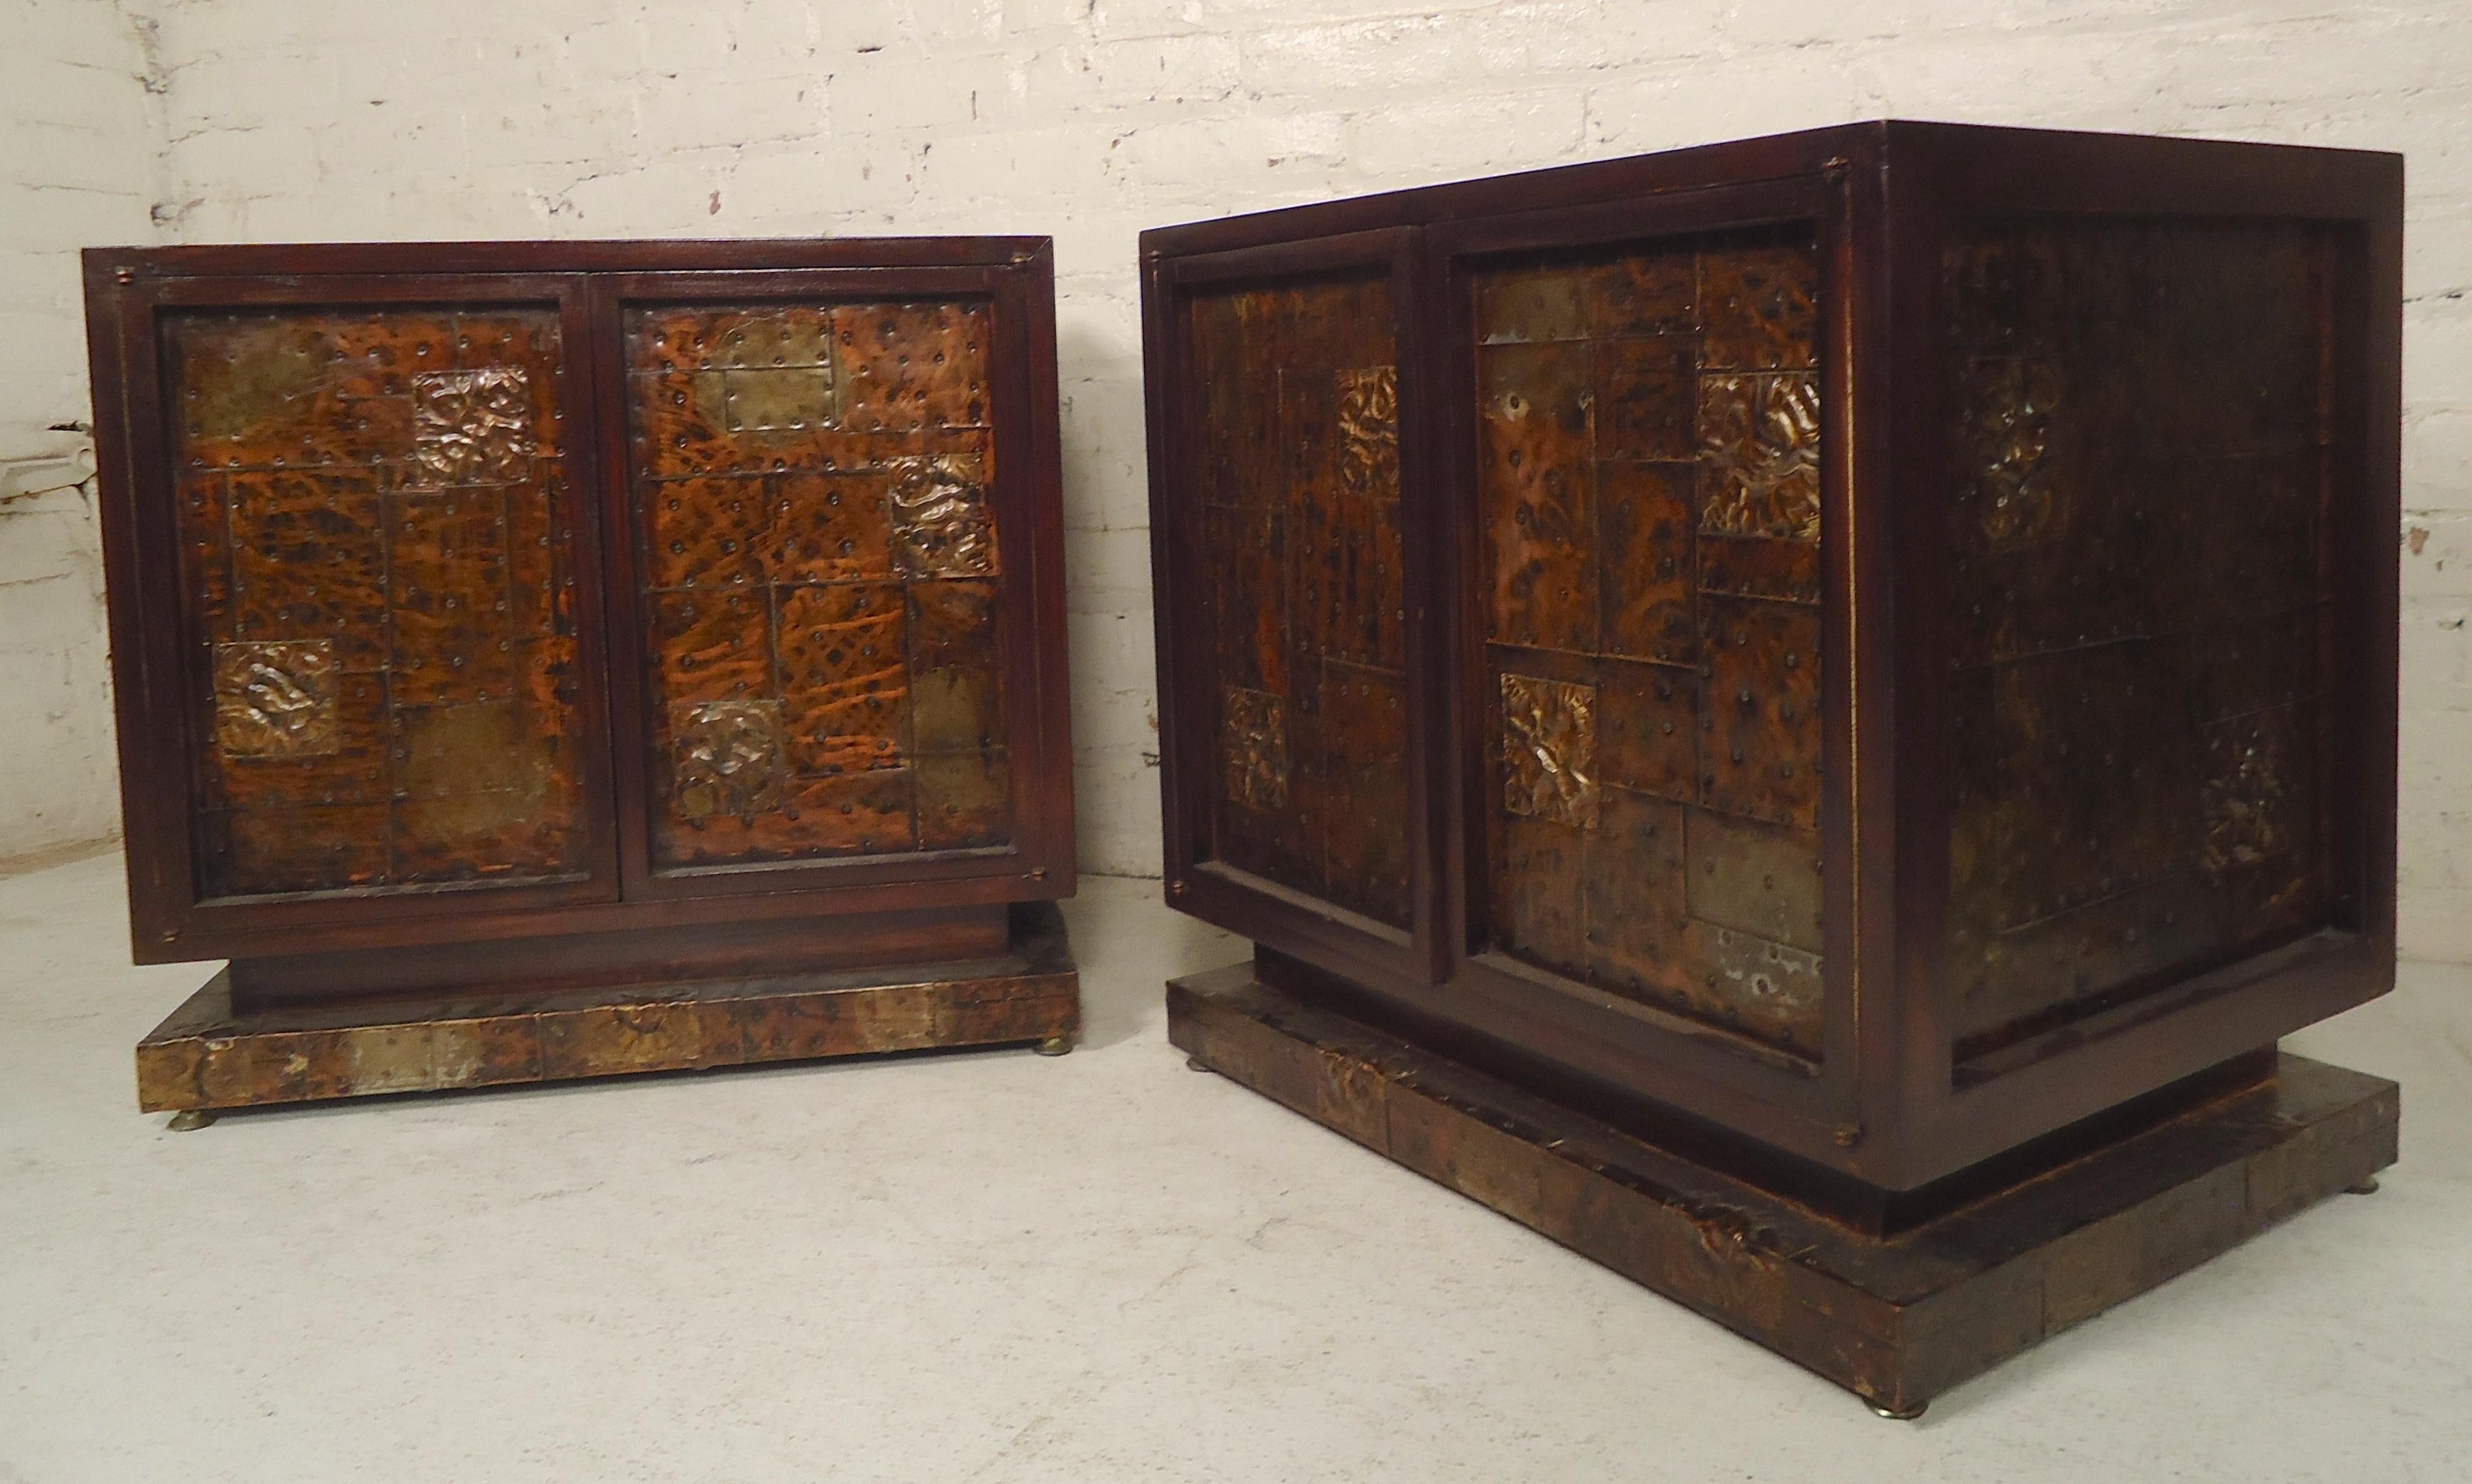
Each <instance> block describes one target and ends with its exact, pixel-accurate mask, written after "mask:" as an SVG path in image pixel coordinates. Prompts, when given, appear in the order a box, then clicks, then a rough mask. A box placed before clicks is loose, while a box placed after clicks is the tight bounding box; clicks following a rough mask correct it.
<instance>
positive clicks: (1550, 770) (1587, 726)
mask: <svg viewBox="0 0 2472 1484" xmlns="http://www.w3.org/2000/svg"><path fill="white" fill-rule="evenodd" d="M1596 772H1597V688H1596V687H1595V686H1594V685H1574V684H1570V683H1568V682H1562V681H1549V680H1541V679H1538V678H1537V677H1535V676H1531V675H1510V674H1505V675H1504V676H1503V677H1502V778H1503V807H1504V808H1507V809H1509V811H1510V812H1511V813H1513V814H1524V815H1528V816H1530V817H1532V818H1535V819H1542V820H1552V821H1554V822H1555V823H1557V824H1561V825H1571V826H1578V827H1580V828H1582V829H1592V828H1594V827H1595V826H1596V823H1597V778H1596Z"/></svg>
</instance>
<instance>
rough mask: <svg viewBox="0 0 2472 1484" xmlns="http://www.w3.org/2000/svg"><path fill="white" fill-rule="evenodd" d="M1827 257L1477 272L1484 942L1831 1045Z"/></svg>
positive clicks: (1625, 256) (1752, 254) (1751, 1031)
mask: <svg viewBox="0 0 2472 1484" xmlns="http://www.w3.org/2000/svg"><path fill="white" fill-rule="evenodd" d="M1817 285H1818V269H1817V260H1816V256H1815V254H1814V253H1813V251H1812V250H1811V248H1810V246H1809V245H1808V244H1807V243H1803V242H1794V241H1788V240H1786V239H1784V238H1782V237H1774V236H1771V237H1768V238H1760V239H1709V240H1705V241H1700V242H1690V241H1683V242H1676V243H1673V244H1670V245H1665V244H1660V245H1656V246H1652V247H1645V248H1641V249H1636V250H1629V251H1615V252H1593V253H1586V254H1574V255H1570V256H1566V257H1560V258H1555V259H1549V260H1545V261H1541V262H1534V263H1519V264H1512V265H1509V266H1506V267H1504V268H1501V269H1498V270H1490V271H1486V272H1482V273H1479V274H1478V275H1476V276H1475V279H1474V282H1473V284H1472V292H1473V294H1474V296H1475V304H1476V311H1477V313H1476V338H1477V340H1478V342H1479V343H1478V344H1477V345H1476V346H1475V347H1472V353H1473V354H1474V355H1475V357H1476V371H1477V395H1478V412H1479V415H1480V419H1481V429H1482V431H1481V439H1482V443H1481V446H1480V449H1479V476H1478V501H1479V518H1480V520H1481V522H1482V526H1483V530H1484V532H1485V542H1486V544H1485V560H1486V578H1485V586H1484V587H1483V588H1482V589H1481V590H1482V592H1483V593H1484V594H1485V595H1486V599H1487V600H1489V608H1488V611H1487V618H1486V638H1487V639H1488V641H1489V645H1488V659H1489V664H1488V666H1487V668H1488V670H1489V671H1490V674H1491V682H1490V684H1489V685H1488V688H1487V691H1486V694H1485V695H1484V697H1483V698H1482V699H1483V703H1484V705H1485V706H1486V708H1487V711H1488V712H1489V713H1490V723H1491V724H1490V727H1489V730H1488V734H1489V735H1490V736H1493V737H1495V738H1498V739H1499V740H1498V743H1497V744H1496V746H1497V749H1498V750H1497V751H1494V752H1492V753H1491V754H1490V758H1489V760H1490V762H1491V764H1492V766H1493V767H1494V768H1496V769H1497V770H1498V772H1499V782H1498V784H1497V785H1496V789H1495V791H1494V798H1495V799H1497V800H1498V801H1499V802H1498V803H1497V804H1496V805H1494V807H1493V808H1492V810H1491V811H1490V813H1491V818H1490V819H1489V820H1488V821H1487V828H1488V830H1489V831H1490V838H1491V850H1490V851H1489V866H1488V870H1489V874H1490V877H1491V880H1490V883H1489V886H1488V888H1487V890H1486V894H1485V900H1486V902H1488V903H1489V904H1490V909H1491V912H1492V920H1491V922H1489V923H1487V924H1486V932H1487V935H1488V938H1489V941H1490V942H1491V944H1492V945H1493V946H1495V947H1496V948H1498V949H1499V950H1501V951H1503V952H1506V953H1509V954H1510V955H1511V956H1513V957H1516V958H1518V959H1521V960H1524V961H1525V962H1527V963H1529V964H1531V965H1533V966H1535V967H1537V968H1539V969H1547V970H1550V971H1552V972H1555V973H1557V974H1561V975H1564V976H1566V977H1569V978H1572V979H1577V980H1580V981H1581V982H1584V983H1587V984H1590V985H1593V986H1596V987H1598V988H1601V989H1604V990H1607V991H1610V992H1612V993H1620V994H1626V995H1630V996H1634V997H1637V998H1640V999H1643V1000H1647V1001H1651V1002H1653V1003H1656V1004H1660V1005H1663V1006H1665V1007H1668V1008H1671V1009H1675V1010H1679V1011H1681V1012H1683V1013H1685V1014H1688V1015H1691V1016H1695V1017H1700V1018H1702V1019H1705V1020H1709V1021H1712V1022H1714V1023H1717V1024H1721V1025H1724V1026H1728V1027H1731V1028H1733V1029H1736V1030H1739V1031H1741V1032H1743V1033H1745V1034H1747V1035H1749V1036H1752V1037H1756V1038H1758V1039H1760V1040H1762V1041H1768V1042H1769V1043H1771V1044H1772V1045H1775V1046H1779V1047H1782V1048H1784V1049H1787V1050H1790V1051H1793V1052H1795V1053H1797V1054H1800V1055H1803V1056H1806V1057H1816V1056H1817V1055H1818V1052H1819V1040H1820V1024H1821V994H1820V988H1819V986H1820V982H1821V973H1820V963H1819V960H1818V951H1817V950H1818V947H1819V945H1820V933H1819V836H1818V812H1819V796H1820V779H1819V749H1820V733H1821V718H1820V714H1819V679H1820V670H1819V661H1820V649H1819V639H1820V615H1819V607H1818V605H1819V600H1820V596H1821V594H1820V590H1819V584H1820V578H1819V573H1820V567H1819V553H1820V547H1819V538H1820V530H1819V526H1820V500H1819V473H1820V459H1821V455H1822V450H1821V448H1820V426H1821V418H1820V405H1819V382H1818V377H1817V376H1816V375H1815V374H1814V373H1813V371H1812V370H1811V369H1812V368H1814V367H1816V366H1817V365H1818V339H1817V336H1818V316H1817V311H1816V307H1815V301H1816V298H1817Z"/></svg>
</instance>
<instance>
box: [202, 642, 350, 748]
mask: <svg viewBox="0 0 2472 1484" xmlns="http://www.w3.org/2000/svg"><path fill="white" fill-rule="evenodd" d="M336 679H337V678H336V674H335V646H334V645H333V644H332V643H330V642H329V641H327V640H325V639H276V640H271V641H266V642H259V643H244V644H218V645H216V646H215V734H216V740H217V742H218V744H219V745H220V746H221V747H222V748H223V751H224V754H225V755H226V756H229V757H319V756H323V755H325V754H329V753H332V752H334V751H335V750H336V747H337V743H338V738H339V731H338V729H337V725H336V721H337V715H336V704H335V702H336Z"/></svg>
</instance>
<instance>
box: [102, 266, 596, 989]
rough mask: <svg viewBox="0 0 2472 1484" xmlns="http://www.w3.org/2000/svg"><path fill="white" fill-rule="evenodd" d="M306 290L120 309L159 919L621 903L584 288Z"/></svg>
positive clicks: (138, 735) (229, 293) (386, 284)
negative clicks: (601, 647)
mask: <svg viewBox="0 0 2472 1484" xmlns="http://www.w3.org/2000/svg"><path fill="white" fill-rule="evenodd" d="M298 284H299V280H289V281H287V280H282V279H273V278H184V279H173V280H167V281H165V282H164V283H163V284H161V285H160V286H159V288H157V289H155V292H153V293H152V294H148V293H145V292H142V291H141V292H140V293H138V294H136V295H133V296H131V298H130V299H128V300H127V301H126V303H125V306H124V310H123V314H122V318H121V323H120V325H119V328H120V332H121V337H120V341H119V344H118V346H117V347H116V348H117V349H118V351H119V353H120V354H121V355H122V356H123V357H124V358H125V359H126V361H127V363H128V364H127V367H126V369H127V371H129V372H130V373H131V374H130V375H129V378H128V380H127V382H126V385H125V388H124V392H125V396H126V399H125V401H123V402H121V404H120V405H119V406H118V408H117V409H115V410H116V411H117V413H118V415H119V416H122V417H125V418H126V419H128V420H129V422H130V424H131V427H132V428H133V429H134V430H136V431H137V432H138V433H139V435H140V436H139V438H138V439H137V441H136V444H135V446H137V447H138V448H139V449H141V450H142V452H141V454H140V456H139V459H138V461H137V463H138V467H136V468H135V469H134V470H133V475H134V478H133V482H132V484H131V490H132V492H133V499H132V501H131V505H132V506H133V509H132V510H131V511H129V512H127V513H123V512H119V511H115V512H114V513H113V514H114V516H115V522H116V524H119V525H120V526H121V530H120V532H119V535H118V538H116V539H115V543H114V544H115V548H116V549H115V553H114V555H115V559H116V560H119V559H122V558H124V557H125V558H126V560H128V561H130V562H134V563H136V564H137V566H138V567H139V569H140V570H139V572H138V574H137V577H138V580H137V581H135V582H133V583H120V582H115V593H114V596H115V598H116V599H124V600H125V601H124V602H123V603H122V605H121V607H122V609H123V610H124V612H123V615H122V616H123V617H124V619H133V620H134V622H133V623H127V622H125V623H124V624H123V626H122V628H121V631H120V633H119V634H116V635H115V639H116V642H120V643H124V644H125V643H129V642H131V639H132V636H133V638H134V642H135V643H136V644H138V645H139V646H141V647H143V649H144V650H145V651H146V656H147V664H146V667H145V671H144V682H143V684H142V685H141V687H140V689H141V692H142V693H141V694H139V695H136V696H133V697H129V698H126V699H125V702H124V710H125V714H124V718H123V727H122V730H123V735H124V739H125V741H126V743H127V749H126V755H125V757H124V765H125V766H134V767H136V768H137V769H138V770H139V771H140V775H141V776H140V778H139V779H138V780H137V788H138V789H150V788H151V789H153V790H154V791H155V792H154V794H153V797H155V799H156V800H157V801H158V807H155V808H153V809H148V810H143V811H139V810H132V815H131V854H132V861H133V862H134V863H136V864H137V865H138V866H139V880H140V884H141V888H142V889H143V888H147V887H151V889H152V890H151V892H149V893H148V895H151V896H153V897H154V898H155V899H154V900H153V901H152V902H150V903H147V904H144V905H143V909H142V910H141V913H140V921H141V928H140V931H141V935H144V934H146V933H147V932H148V931H149V925H148V924H149V923H150V922H151V923H152V928H151V931H152V936H153V937H154V938H155V940H156V941H157V942H158V943H161V944H167V945H168V944H174V943H185V944H187V945H190V946H192V947H195V946H197V945H198V944H199V941H200V939H201V938H204V939H209V940H211V939H213V938H215V937H216V936H217V935H219V934H223V933H228V932H240V933H244V934H253V935H258V936H257V937H256V938H254V939H253V940H252V942H251V944H250V945H251V946H255V947H257V950H258V951H263V946H262V945H263V944H264V943H265V942H266V938H265V936H264V935H266V934H267V933H269V932H270V931H284V932H289V931H293V930H297V929H300V928H320V929H326V928H334V927H338V926H344V925H347V924H367V925H368V928H369V929H370V935H369V936H368V938H367V939H366V941H368V942H384V941H388V939H389V936H390V933H391V932H392V933H393V934H394V935H395V936H397V937H400V936H402V932H401V930H402V929H403V927H404V922H405V920H407V919H413V918H418V917H421V916H423V915H434V914H442V913H466V912H472V911H489V910H507V909H517V908H522V907H528V906H533V905H544V904H549V903H553V902H571V901H584V900H607V899H611V898H614V897H615V896H616V894H617V885H618V883H617V873H616V857H615V850H614V845H613V841H612V838H611V832H610V831H609V829H608V828H607V827H606V818H607V813H608V810H607V806H606V798H607V781H606V763H605V758H606V726H605V725H604V723H603V720H602V718H603V717H604V716H605V715H606V710H605V706H604V704H603V700H602V698H601V696H600V694H599V689H598V686H597V684H596V683H595V682H594V681H593V679H592V677H593V674H594V671H595V668H596V666H595V663H594V660H593V658H592V652H593V650H594V649H595V647H596V645H597V635H596V634H594V633H593V632H592V624H591V622H590V615H591V614H593V613H594V612H595V611H596V610H597V598H598V594H597V591H595V590H594V589H593V587H592V585H591V581H590V572H591V569H592V567H593V564H594V558H593V556H592V554H591V552H592V545H593V543H592V541H591V539H590V532H589V529H588V522H589V518H590V517H589V515H588V512H587V511H586V509H585V507H584V505H583V502H582V500H581V499H580V497H579V494H578V491H580V490H582V489H585V488H588V486H589V483H590V473H589V470H588V468H584V467H579V463H580V462H588V460H589V457H590V449H589V446H588V444H589V440H588V438H582V437H579V436H577V432H576V430H577V429H578V427H579V426H581V425H582V424H584V422H585V420H586V419H582V418H581V417H570V416H569V412H570V409H574V408H578V407H580V406H582V399H583V396H584V395H585V393H584V384H583V377H582V373H581V367H582V361H583V359H584V345H583V341H584V339H585V338H586V337H585V336H584V334H583V333H582V331H583V330H584V326H585V323H586V322H585V321H584V320H583V319H582V299H581V294H580V292H579V290H578V288H577V287H576V284H575V282H574V280H571V279H561V278H541V279H529V280H526V279H510V278H506V277H497V278H454V277H444V276H436V277H423V276H419V275H413V276H403V277H388V278H366V279H363V278H355V279H349V280H343V279H333V278H329V279H326V280H324V281H323V282H321V283H319V284H318V286H317V287H316V288H315V290H314V291H313V290H308V289H304V288H301V287H299V286H298ZM312 292H314V293H315V295H316V299H315V300H314V301H304V297H305V296H306V295H308V294H310V293H312ZM150 300H151V301H150ZM100 384H102V383H101V382H100V381H99V385H100ZM102 399H103V398H99V400H102ZM149 454H151V455H152V457H149V456H148V455H149ZM132 545H133V546H134V547H135V548H136V554H135V555H133V556H131V555H128V548H129V547H130V546H132ZM123 575H126V574H125V573H116V574H115V577H116V578H117V577H119V576H123ZM130 610H142V612H137V611H130ZM125 674H126V672H125V671H124V675H125ZM132 797H135V795H134V793H132ZM141 815H142V816H143V817H142V818H141V817H140V816H141ZM141 856H143V857H144V859H143V860H142V861H140V860H139V857H141ZM150 914H151V916H150ZM184 933H186V934H187V935H188V936H187V937H186V938H184V937H183V934H184Z"/></svg>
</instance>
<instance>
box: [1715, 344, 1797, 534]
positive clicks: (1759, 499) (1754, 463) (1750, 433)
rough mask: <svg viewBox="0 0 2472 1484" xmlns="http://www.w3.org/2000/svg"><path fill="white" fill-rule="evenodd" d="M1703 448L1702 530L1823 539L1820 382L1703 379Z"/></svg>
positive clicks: (1774, 378) (1784, 377)
mask: <svg viewBox="0 0 2472 1484" xmlns="http://www.w3.org/2000/svg"><path fill="white" fill-rule="evenodd" d="M1700 529H1701V530H1702V531H1707V532H1711V533H1713V534H1717V535H1723V536H1765V537H1781V538H1786V539H1794V540H1801V541H1817V540H1818V539H1819V385H1818V378H1817V377H1814V376H1809V375H1778V376H1766V375H1763V376H1702V377H1701V378H1700Z"/></svg>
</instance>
